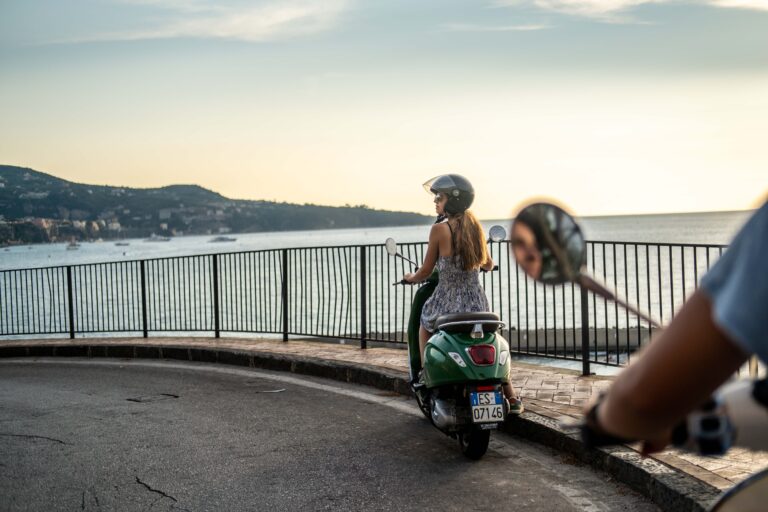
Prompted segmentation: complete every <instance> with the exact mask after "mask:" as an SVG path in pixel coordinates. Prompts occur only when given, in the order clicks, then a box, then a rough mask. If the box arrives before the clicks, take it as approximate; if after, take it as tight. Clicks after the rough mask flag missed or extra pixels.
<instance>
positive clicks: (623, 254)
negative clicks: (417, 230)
mask: <svg viewBox="0 0 768 512" xmlns="http://www.w3.org/2000/svg"><path fill="white" fill-rule="evenodd" d="M425 248H426V244H424V243H408V244H400V246H399V250H400V252H401V253H402V254H403V255H405V256H406V257H408V258H410V259H412V260H415V261H421V260H422V259H423V256H424V251H425ZM724 248H725V246H722V245H695V244H652V243H636V242H608V241H591V242H588V245H587V257H588V270H589V272H590V273H592V274H593V275H594V276H596V277H597V278H598V279H601V280H603V281H604V282H605V283H606V284H607V285H608V286H609V287H612V288H614V289H615V290H617V292H618V293H619V294H621V295H623V296H624V297H625V298H627V299H628V300H629V301H631V302H634V303H635V304H637V305H638V306H639V307H640V309H643V310H645V311H649V312H651V314H652V315H653V316H655V317H656V319H657V320H659V321H660V322H666V321H668V320H669V319H670V318H671V317H672V315H674V313H675V311H676V310H677V309H678V308H679V306H680V305H681V304H682V303H683V302H684V301H685V300H686V298H687V297H688V296H689V295H690V294H691V293H692V292H693V291H694V290H695V289H696V287H697V286H698V281H699V279H700V277H701V276H702V275H703V274H704V272H706V270H707V269H708V268H709V267H710V266H711V264H712V263H714V261H715V260H716V259H717V258H718V257H719V256H720V255H721V254H722V251H723V250H724ZM490 251H491V255H492V256H493V258H494V260H495V261H496V262H497V263H498V265H499V271H497V272H489V273H485V274H482V275H481V281H482V284H483V286H484V288H485V291H486V294H487V296H488V300H489V304H490V308H491V310H492V311H494V312H496V313H498V314H499V315H500V316H501V318H502V320H503V321H504V322H506V324H507V328H506V330H505V331H504V332H503V335H504V336H505V337H506V338H507V339H508V340H509V342H510V345H511V348H512V350H513V351H514V352H517V353H519V354H529V355H537V356H544V357H550V358H560V359H573V360H580V361H582V364H583V368H584V371H585V373H589V365H590V364H591V363H599V364H609V365H619V364H623V363H624V362H626V361H627V360H628V359H629V357H630V356H631V354H632V352H634V351H635V350H636V349H637V348H638V347H640V346H641V345H642V344H643V343H644V341H645V340H646V339H647V338H648V337H649V336H650V335H651V334H652V332H653V329H652V327H651V326H650V325H648V323H647V322H644V321H642V320H640V319H638V318H637V317H635V316H634V315H632V314H631V313H629V312H628V311H626V310H623V309H622V308H621V307H619V306H618V305H616V304H612V303H609V302H606V301H604V300H603V299H600V298H596V297H595V296H593V295H591V294H588V293H587V292H586V291H584V290H580V289H579V288H578V287H577V286H575V285H572V284H566V285H559V286H545V285H542V284H539V283H535V282H533V281H532V280H531V279H529V278H528V277H527V276H526V275H525V274H524V273H523V272H522V271H521V270H520V269H519V267H518V266H517V265H516V264H515V262H514V259H513V258H512V257H511V256H510V251H509V250H508V245H507V243H506V242H493V243H490ZM409 271H412V269H411V267H410V264H409V263H407V262H405V261H404V260H402V259H400V258H393V257H390V256H389V255H388V254H387V253H386V251H385V249H384V246H383V245H355V246H334V247H307V248H294V249H277V250H263V251H249V252H238V253H223V254H213V255H200V256H181V257H172V258H161V259H148V260H136V261H124V262H114V263H101V264H89V265H71V266H63V267H49V268H38V269H26V270H6V271H0V310H1V311H0V336H40V335H66V334H68V335H69V336H70V338H74V337H75V336H76V335H88V334H96V333H141V334H142V335H143V336H145V337H147V336H149V334H150V333H156V334H158V333H159V334H162V333H173V332H175V333H195V332H212V333H214V335H215V336H216V337H219V336H220V335H221V333H222V332H223V333H262V334H272V335H276V336H280V335H281V336H282V338H283V339H285V340H287V339H288V337H289V336H291V335H292V336H312V337H326V338H335V339H344V340H354V341H356V342H359V343H360V346H361V347H363V348H364V347H365V346H366V343H367V342H368V341H376V342H390V343H405V342H406V340H407V333H406V329H407V324H408V316H409V313H410V304H411V301H412V299H413V293H414V287H412V286H393V285H392V283H394V282H396V281H398V280H399V279H400V278H401V276H402V275H403V274H404V273H406V272H409Z"/></svg>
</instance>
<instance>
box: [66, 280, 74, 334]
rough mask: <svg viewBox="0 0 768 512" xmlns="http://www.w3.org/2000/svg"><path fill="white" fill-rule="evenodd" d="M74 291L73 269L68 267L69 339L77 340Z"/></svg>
mask: <svg viewBox="0 0 768 512" xmlns="http://www.w3.org/2000/svg"><path fill="white" fill-rule="evenodd" d="M73 298H74V290H73V289H72V267H71V266H67V303H68V304H69V339H75V310H74V302H73Z"/></svg>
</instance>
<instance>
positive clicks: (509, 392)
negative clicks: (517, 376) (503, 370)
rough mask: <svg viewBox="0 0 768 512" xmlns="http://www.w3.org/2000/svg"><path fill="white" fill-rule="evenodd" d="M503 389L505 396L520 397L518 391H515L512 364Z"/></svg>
mask: <svg viewBox="0 0 768 512" xmlns="http://www.w3.org/2000/svg"><path fill="white" fill-rule="evenodd" d="M501 391H502V393H504V398H510V399H512V398H520V397H519V396H518V395H517V393H516V392H515V388H513V387H512V365H511V364H510V365H509V370H508V371H507V382H505V383H504V384H502V386H501Z"/></svg>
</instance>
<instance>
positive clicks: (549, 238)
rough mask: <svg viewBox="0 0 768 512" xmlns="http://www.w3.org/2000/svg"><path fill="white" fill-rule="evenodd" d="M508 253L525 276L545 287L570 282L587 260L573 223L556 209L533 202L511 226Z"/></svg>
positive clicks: (581, 238)
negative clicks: (512, 255) (510, 243)
mask: <svg viewBox="0 0 768 512" xmlns="http://www.w3.org/2000/svg"><path fill="white" fill-rule="evenodd" d="M512 252H513V253H514V256H515V260H517V263H518V265H520V267H521V268H522V269H523V270H524V271H525V273H526V274H528V275H529V276H531V277H532V278H534V279H536V280H537V281H541V282H542V283H546V284H561V283H565V282H568V281H574V280H576V279H577V278H578V277H579V276H580V275H581V269H582V267H584V265H585V263H586V261H587V244H586V242H585V241H584V235H583V234H582V232H581V228H580V227H579V225H578V224H576V221H575V220H574V219H573V217H571V216H570V215H569V214H568V213H566V212H565V211H564V210H563V209H562V208H560V207H559V206H555V205H554V204H550V203H534V204H532V205H529V206H526V207H525V208H523V209H522V210H521V211H520V213H518V214H517V217H515V220H514V222H513V223H512Z"/></svg>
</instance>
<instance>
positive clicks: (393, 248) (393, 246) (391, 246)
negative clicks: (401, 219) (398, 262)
mask: <svg viewBox="0 0 768 512" xmlns="http://www.w3.org/2000/svg"><path fill="white" fill-rule="evenodd" d="M384 246H385V247H386V248H387V253H388V254H389V255H390V256H396V255H397V242H395V239H394V238H387V239H386V240H385V241H384Z"/></svg>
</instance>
